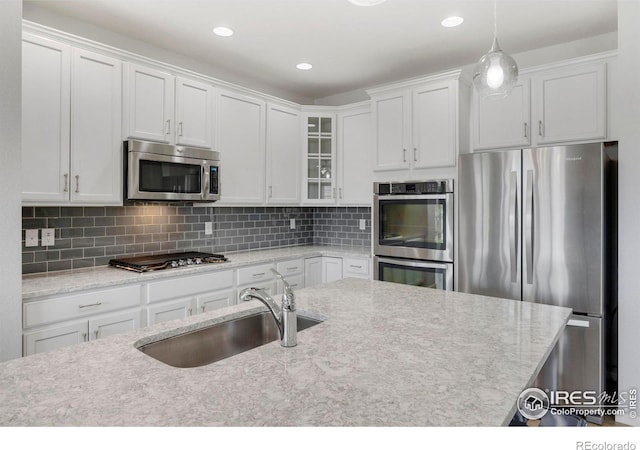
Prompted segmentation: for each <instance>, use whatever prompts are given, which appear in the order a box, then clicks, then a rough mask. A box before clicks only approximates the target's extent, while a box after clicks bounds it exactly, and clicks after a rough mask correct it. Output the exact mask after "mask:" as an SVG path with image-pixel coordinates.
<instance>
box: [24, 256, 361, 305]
mask: <svg viewBox="0 0 640 450" xmlns="http://www.w3.org/2000/svg"><path fill="white" fill-rule="evenodd" d="M225 256H227V257H228V258H229V261H227V262H225V263H221V264H203V265H200V266H189V267H181V268H179V269H167V270H158V271H154V272H146V273H136V272H131V271H129V270H124V269H117V268H114V267H109V266H100V267H95V268H90V269H77V270H65V271H60V272H50V273H41V274H32V275H24V276H23V277H22V299H23V300H30V299H33V298H38V297H44V296H50V295H58V294H68V293H71V292H77V291H81V290H85V289H96V288H104V287H113V286H120V285H123V284H127V283H143V282H147V281H151V280H157V279H162V278H170V277H177V276H183V275H188V274H197V273H205V272H207V271H215V270H227V269H234V268H237V267H241V266H247V265H252V264H264V263H270V262H276V261H282V260H286V259H296V258H311V257H314V256H338V257H345V256H354V257H370V256H371V252H370V251H369V250H368V249H362V248H350V247H339V246H335V247H334V246H320V245H315V246H313V245H312V246H294V247H280V248H272V249H264V250H250V251H244V252H237V253H228V254H226V255H225Z"/></svg>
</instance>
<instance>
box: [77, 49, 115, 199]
mask: <svg viewBox="0 0 640 450" xmlns="http://www.w3.org/2000/svg"><path fill="white" fill-rule="evenodd" d="M72 56H73V57H72V60H71V174H72V175H73V178H72V179H71V183H70V186H71V201H72V202H76V203H83V204H117V203H119V202H121V201H122V182H121V179H122V153H121V151H120V149H121V148H122V147H121V146H122V63H121V62H120V61H118V60H116V59H113V58H108V57H106V56H102V55H98V54H97V53H92V52H88V51H86V50H80V49H73V53H72Z"/></svg>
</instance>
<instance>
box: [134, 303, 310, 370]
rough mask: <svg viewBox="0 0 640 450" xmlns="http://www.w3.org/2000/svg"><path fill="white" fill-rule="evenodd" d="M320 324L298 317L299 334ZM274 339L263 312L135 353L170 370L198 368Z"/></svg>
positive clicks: (271, 322) (273, 326) (276, 335)
mask: <svg viewBox="0 0 640 450" xmlns="http://www.w3.org/2000/svg"><path fill="white" fill-rule="evenodd" d="M321 322H322V321H321V320H317V319H312V318H311V317H306V316H300V315H298V331H301V330H304V329H307V328H309V327H312V326H314V325H317V324H319V323H321ZM277 339H280V336H279V332H278V327H277V326H276V322H275V320H273V316H272V315H271V313H269V312H264V313H259V314H254V315H252V316H246V317H241V318H239V319H234V320H229V321H227V322H222V323H217V324H215V325H212V326H210V327H207V328H202V329H200V330H197V331H192V332H189V333H185V334H181V335H178V336H174V337H170V338H168V339H163V340H161V341H156V342H152V343H150V344H146V345H144V346H141V347H139V348H138V350H140V351H141V352H143V353H145V354H147V355H149V356H151V357H152V358H155V359H157V360H158V361H162V362H163V363H165V364H168V365H170V366H173V367H199V366H205V365H207V364H211V363H213V362H216V361H220V360H221V359H225V358H228V357H230V356H233V355H237V354H238V353H242V352H246V351H247V350H250V349H252V348H255V347H259V346H261V345H264V344H267V343H269V342H271V341H275V340H277Z"/></svg>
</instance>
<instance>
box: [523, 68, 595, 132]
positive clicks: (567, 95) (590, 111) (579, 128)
mask: <svg viewBox="0 0 640 450" xmlns="http://www.w3.org/2000/svg"><path fill="white" fill-rule="evenodd" d="M605 87H606V64H604V63H602V64H594V65H588V66H579V67H571V68H567V69H563V70H558V71H554V72H552V73H548V74H543V75H540V76H539V77H537V78H536V97H537V102H536V104H537V110H536V117H537V119H538V123H537V124H534V131H535V132H537V134H536V138H537V143H539V144H550V143H556V142H568V141H581V140H592V139H602V138H605V137H606V121H605V116H606V108H607V106H606V89H605Z"/></svg>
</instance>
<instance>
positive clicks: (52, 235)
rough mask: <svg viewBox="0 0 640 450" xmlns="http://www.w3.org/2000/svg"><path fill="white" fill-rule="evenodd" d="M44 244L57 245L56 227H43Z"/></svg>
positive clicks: (47, 245)
mask: <svg viewBox="0 0 640 450" xmlns="http://www.w3.org/2000/svg"><path fill="white" fill-rule="evenodd" d="M42 245H43V246H44V247H50V246H52V245H56V230H55V228H43V229H42Z"/></svg>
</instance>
